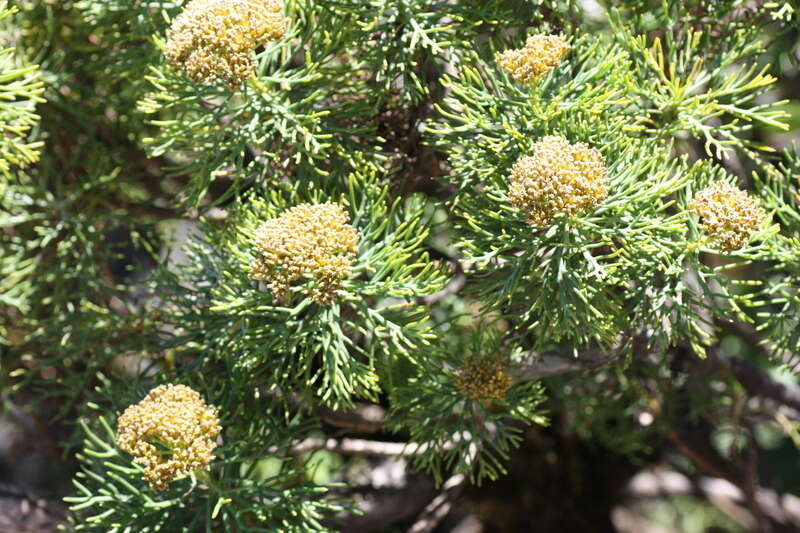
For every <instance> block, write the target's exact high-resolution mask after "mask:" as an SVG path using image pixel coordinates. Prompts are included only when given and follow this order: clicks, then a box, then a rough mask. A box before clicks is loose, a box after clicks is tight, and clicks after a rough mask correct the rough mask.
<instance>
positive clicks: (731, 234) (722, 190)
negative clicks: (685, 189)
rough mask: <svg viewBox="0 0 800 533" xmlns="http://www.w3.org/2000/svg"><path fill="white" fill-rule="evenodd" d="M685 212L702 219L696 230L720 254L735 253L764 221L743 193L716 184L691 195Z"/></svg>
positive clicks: (745, 193)
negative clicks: (713, 241) (716, 244)
mask: <svg viewBox="0 0 800 533" xmlns="http://www.w3.org/2000/svg"><path fill="white" fill-rule="evenodd" d="M689 209H690V210H691V211H692V212H693V213H695V214H696V215H699V216H700V217H702V219H703V222H702V224H701V225H700V227H701V228H702V229H703V231H704V232H705V233H706V235H709V236H710V237H712V238H714V239H717V240H718V241H719V247H720V249H721V250H724V251H731V250H738V249H739V248H741V247H742V246H744V245H745V244H747V242H748V241H749V240H750V236H751V235H752V234H753V232H754V231H755V230H756V229H758V226H760V225H761V222H762V221H763V220H764V215H765V214H764V210H763V209H761V208H760V207H758V205H757V204H756V202H755V201H754V200H753V199H752V198H751V197H750V196H749V195H748V194H747V192H745V191H743V190H741V189H739V188H737V187H735V186H734V185H731V184H730V183H728V182H725V181H717V182H715V183H713V184H711V185H709V186H708V187H706V188H705V189H703V190H702V191H700V192H699V193H697V194H696V195H695V197H694V198H693V199H692V201H691V203H690V204H689Z"/></svg>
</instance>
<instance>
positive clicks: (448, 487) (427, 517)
mask: <svg viewBox="0 0 800 533" xmlns="http://www.w3.org/2000/svg"><path fill="white" fill-rule="evenodd" d="M466 481H467V477H466V476H465V475H464V474H457V475H455V476H453V477H451V478H450V479H448V480H447V481H445V482H444V485H442V492H441V493H440V494H439V495H438V496H436V498H434V499H433V501H432V502H431V503H429V504H428V505H427V506H426V507H425V509H423V511H422V513H420V515H419V518H418V519H417V521H416V522H414V525H412V526H411V527H410V528H409V529H408V533H430V532H431V531H433V530H434V529H435V528H436V526H437V525H439V522H441V521H442V519H444V517H445V516H447V513H449V512H450V509H452V507H453V503H454V501H455V500H456V498H458V496H459V495H460V494H461V491H462V490H463V489H464V485H465V484H466Z"/></svg>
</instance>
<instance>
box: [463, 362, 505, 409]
mask: <svg viewBox="0 0 800 533" xmlns="http://www.w3.org/2000/svg"><path fill="white" fill-rule="evenodd" d="M456 388H457V389H458V391H459V392H460V393H461V394H462V395H464V396H466V397H467V398H472V399H473V400H502V399H503V398H505V396H506V392H508V389H509V388H511V377H510V376H509V375H508V371H507V368H506V364H505V362H504V361H503V360H502V359H501V358H500V357H496V356H484V355H478V354H473V355H470V356H468V357H467V358H466V359H465V360H464V362H463V363H462V365H461V367H460V368H459V369H458V371H457V375H456Z"/></svg>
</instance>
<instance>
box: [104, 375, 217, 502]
mask: <svg viewBox="0 0 800 533" xmlns="http://www.w3.org/2000/svg"><path fill="white" fill-rule="evenodd" d="M220 431H221V428H220V425H219V418H218V417H217V411H216V409H214V408H213V407H209V406H207V405H206V403H205V402H204V401H203V399H202V398H201V397H200V395H199V394H198V393H197V392H195V391H194V390H192V389H191V388H189V387H187V386H185V385H161V386H158V387H156V388H154V389H153V390H151V391H150V393H149V394H148V395H147V396H146V397H145V398H144V400H142V401H141V402H139V403H138V404H136V405H131V406H130V407H128V408H127V409H125V412H124V413H122V415H121V416H120V417H119V419H118V420H117V446H119V447H120V449H121V450H123V451H125V452H128V453H129V454H131V455H134V456H136V459H134V461H135V462H137V463H139V464H140V465H142V466H144V468H145V470H144V478H145V480H146V481H147V482H148V483H149V484H150V488H152V489H153V490H154V491H160V490H164V489H165V488H167V486H168V485H169V484H170V483H171V482H172V480H174V479H175V478H177V477H178V476H181V475H185V474H187V473H189V472H191V471H193V470H197V469H207V468H208V464H209V463H210V462H211V461H212V460H213V459H214V456H213V455H212V453H211V452H212V451H213V450H214V448H216V446H217V444H216V442H215V441H214V439H215V438H216V436H217V435H219V433H220Z"/></svg>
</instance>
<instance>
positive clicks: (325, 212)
mask: <svg viewBox="0 0 800 533" xmlns="http://www.w3.org/2000/svg"><path fill="white" fill-rule="evenodd" d="M349 220H350V217H349V216H348V215H347V213H345V211H344V209H342V207H341V206H340V205H338V204H335V203H332V202H328V203H324V204H300V205H298V206H295V207H292V208H291V209H289V210H287V211H286V212H284V213H283V214H282V215H280V216H279V217H277V218H273V219H270V220H267V221H266V222H264V224H263V225H262V226H261V227H260V228H259V229H258V231H256V234H255V239H254V240H255V250H254V251H255V256H256V257H255V260H254V261H253V262H252V264H251V266H250V277H251V278H252V279H257V280H262V281H265V282H266V283H267V285H268V286H269V288H270V290H271V291H272V294H273V295H274V297H275V299H276V300H277V301H278V302H282V303H285V302H287V301H288V296H289V288H290V286H291V284H292V283H293V282H294V281H296V280H298V279H300V278H301V277H303V276H306V275H308V276H310V277H312V278H313V281H312V283H311V284H310V286H309V287H306V288H305V289H304V290H303V292H304V293H305V294H307V295H308V296H309V297H310V298H311V299H312V300H313V301H315V302H317V303H319V304H320V305H328V304H330V303H331V302H332V301H333V300H334V298H335V297H336V292H337V291H338V290H339V288H340V287H341V284H342V280H343V279H344V278H346V277H348V276H349V275H350V273H351V271H352V264H353V262H354V260H355V257H356V254H357V253H358V232H357V231H356V229H355V228H354V227H352V226H351V225H350V224H348V222H349Z"/></svg>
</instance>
